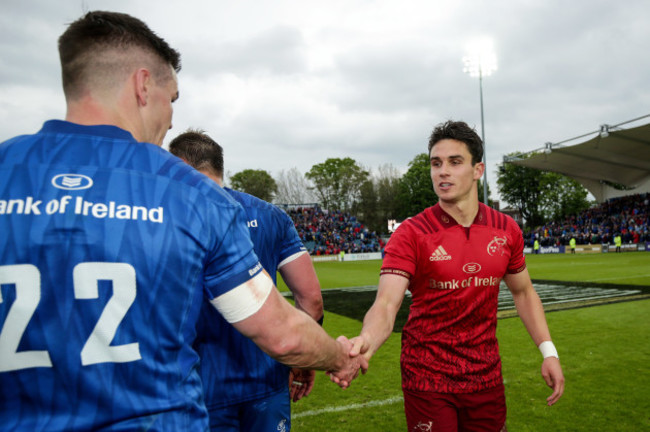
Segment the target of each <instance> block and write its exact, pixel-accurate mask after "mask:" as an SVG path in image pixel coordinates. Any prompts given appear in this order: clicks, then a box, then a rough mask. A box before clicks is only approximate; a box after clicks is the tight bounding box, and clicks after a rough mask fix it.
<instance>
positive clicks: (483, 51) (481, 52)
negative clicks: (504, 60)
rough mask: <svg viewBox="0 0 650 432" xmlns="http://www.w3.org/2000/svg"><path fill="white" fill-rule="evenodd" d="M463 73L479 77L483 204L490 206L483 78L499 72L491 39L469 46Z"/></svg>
mask: <svg viewBox="0 0 650 432" xmlns="http://www.w3.org/2000/svg"><path fill="white" fill-rule="evenodd" d="M463 64H464V67H463V72H465V73H467V74H469V75H470V76H471V77H478V85H479V94H480V98H481V139H482V140H483V164H484V165H485V171H483V202H484V203H485V205H488V186H487V185H488V182H487V156H486V153H487V149H486V148H487V146H486V144H485V122H484V120H483V77H484V76H490V75H491V74H492V72H494V71H496V70H497V56H496V54H495V53H494V46H493V44H492V41H491V40H490V39H480V40H477V41H474V42H473V43H472V44H470V45H469V46H468V49H467V55H466V56H465V57H463Z"/></svg>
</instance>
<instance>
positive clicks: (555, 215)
mask: <svg viewBox="0 0 650 432" xmlns="http://www.w3.org/2000/svg"><path fill="white" fill-rule="evenodd" d="M544 186H545V191H546V194H545V196H544V198H543V205H544V206H543V211H544V217H545V219H546V220H558V221H559V220H563V219H565V218H566V217H567V216H570V215H574V214H578V213H580V212H582V211H583V210H586V209H588V208H589V207H590V205H591V204H590V203H589V200H588V199H587V195H588V192H587V189H585V188H584V187H583V186H582V185H581V184H580V183H578V182H577V181H575V180H573V179H572V178H569V177H567V176H565V175H562V174H558V173H553V172H546V173H544Z"/></svg>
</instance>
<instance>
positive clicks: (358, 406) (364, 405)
mask: <svg viewBox="0 0 650 432" xmlns="http://www.w3.org/2000/svg"><path fill="white" fill-rule="evenodd" d="M403 400H404V398H403V397H402V396H396V397H392V398H389V399H384V400H381V401H370V402H366V403H358V404H351V405H343V406H334V407H327V408H322V409H319V410H312V411H304V412H301V413H298V414H292V415H291V418H292V419H297V418H300V417H311V416H316V415H321V414H327V413H333V412H341V411H347V410H351V409H361V408H369V407H376V406H381V405H390V404H394V403H397V402H402V401H403Z"/></svg>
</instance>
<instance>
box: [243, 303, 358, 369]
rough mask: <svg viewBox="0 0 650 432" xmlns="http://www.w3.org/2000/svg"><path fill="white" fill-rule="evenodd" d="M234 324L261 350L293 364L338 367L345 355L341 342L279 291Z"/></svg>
mask: <svg viewBox="0 0 650 432" xmlns="http://www.w3.org/2000/svg"><path fill="white" fill-rule="evenodd" d="M235 327H237V329H238V330H240V331H241V332H242V333H243V334H244V335H246V336H248V337H250V338H251V339H252V340H253V342H255V343H256V344H257V345H258V346H259V347H260V348H261V349H262V350H263V351H264V352H266V353H267V354H269V355H270V356H271V357H273V358H274V359H276V360H278V361H279V362H281V363H284V364H286V365H288V366H292V367H300V368H309V369H319V370H339V369H340V368H341V367H342V366H343V365H344V364H345V362H346V360H347V359H348V353H347V352H344V349H343V347H342V345H341V344H340V343H338V342H337V341H335V340H334V339H332V338H331V337H330V336H329V335H328V334H327V333H326V332H325V331H324V330H323V329H322V328H321V327H320V326H319V325H318V324H317V323H316V322H315V321H314V320H313V319H312V318H311V317H309V316H308V315H307V314H305V313H304V312H302V311H299V310H297V309H296V308H294V307H293V306H291V305H290V304H289V303H288V302H287V301H286V300H285V299H284V298H283V297H282V296H281V295H280V294H279V293H278V292H277V290H273V292H272V293H270V294H269V297H268V298H267V300H266V302H265V303H264V305H263V306H262V308H261V309H260V310H259V311H258V312H257V313H256V314H255V315H253V316H251V317H250V318H248V319H246V320H245V321H243V322H240V323H235Z"/></svg>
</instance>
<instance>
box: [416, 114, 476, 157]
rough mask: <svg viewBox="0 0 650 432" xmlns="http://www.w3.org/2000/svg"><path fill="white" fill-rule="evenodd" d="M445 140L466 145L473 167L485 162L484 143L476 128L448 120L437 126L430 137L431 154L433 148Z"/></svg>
mask: <svg viewBox="0 0 650 432" xmlns="http://www.w3.org/2000/svg"><path fill="white" fill-rule="evenodd" d="M444 139H453V140H456V141H460V142H463V143H465V145H467V149H468V150H469V153H470V154H471V155H472V165H476V164H477V163H478V162H481V161H482V160H483V141H482V140H481V138H480V137H479V136H478V134H477V133H476V131H475V130H474V128H471V127H470V126H469V125H468V124H467V123H465V122H463V121H452V120H448V121H446V122H444V123H440V124H439V125H437V126H436V127H435V128H434V129H433V132H431V136H430V137H429V154H431V149H432V148H433V146H435V145H436V144H437V143H438V142H439V141H442V140H444Z"/></svg>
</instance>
